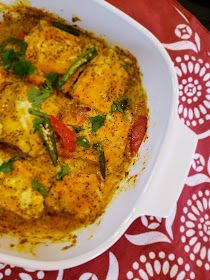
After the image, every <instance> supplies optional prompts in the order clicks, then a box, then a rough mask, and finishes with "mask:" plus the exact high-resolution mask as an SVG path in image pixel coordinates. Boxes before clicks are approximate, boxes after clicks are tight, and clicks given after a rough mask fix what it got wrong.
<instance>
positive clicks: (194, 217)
mask: <svg viewBox="0 0 210 280" xmlns="http://www.w3.org/2000/svg"><path fill="white" fill-rule="evenodd" d="M180 221H181V223H182V225H181V226H180V233H181V235H182V236H181V242H182V243H183V244H184V250H185V252H186V253H187V254H189V257H190V259H191V260H192V261H194V262H195V263H196V265H197V266H198V267H201V266H203V267H204V268H205V269H206V270H210V247H209V244H210V191H209V190H205V191H199V192H198V193H197V194H196V193H194V194H193V195H192V198H191V199H188V200H187V206H186V207H184V208H183V215H182V216H181V218H180Z"/></svg>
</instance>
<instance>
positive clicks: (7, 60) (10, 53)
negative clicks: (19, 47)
mask: <svg viewBox="0 0 210 280" xmlns="http://www.w3.org/2000/svg"><path fill="white" fill-rule="evenodd" d="M15 60H18V55H17V53H16V52H15V51H14V50H13V49H7V50H6V51H5V52H4V53H3V54H2V63H3V68H4V69H5V70H8V69H10V68H11V67H12V65H13V62H14V61H15Z"/></svg>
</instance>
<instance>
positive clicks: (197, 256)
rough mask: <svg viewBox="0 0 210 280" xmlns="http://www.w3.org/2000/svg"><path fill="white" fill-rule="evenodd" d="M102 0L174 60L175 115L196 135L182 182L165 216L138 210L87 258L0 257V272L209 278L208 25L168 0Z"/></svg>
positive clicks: (115, 279) (91, 279) (52, 279)
mask: <svg viewBox="0 0 210 280" xmlns="http://www.w3.org/2000/svg"><path fill="white" fill-rule="evenodd" d="M109 2H111V3H112V4H113V5H115V6H117V7H119V8H120V9H121V10H123V11H125V12H126V13H127V14H129V15H130V16H131V17H133V18H135V19H136V20H137V21H139V22H140V23H141V24H143V25H144V26H145V27H147V28H148V29H149V30H151V32H152V33H153V34H154V35H155V36H157V38H158V39H159V40H160V42H161V43H162V44H163V46H164V47H165V48H166V50H167V51H168V52H169V54H170V56H171V58H172V60H173V62H174V67H175V68H176V72H177V76H178V80H179V106H178V112H179V116H180V118H181V119H182V120H183V122H184V123H185V124H186V125H187V126H189V127H190V128H191V129H192V130H193V131H194V133H195V134H196V135H197V139H198V144H197V148H196V152H195V154H194V155H192V166H191V169H190V171H189V175H188V177H187V179H186V184H185V186H184V190H183V192H182V195H181V197H180V198H179V201H178V203H177V207H176V208H175V209H173V211H172V213H171V215H170V217H168V218H167V219H160V218H156V217H148V216H143V217H140V218H138V219H137V220H136V221H135V222H134V223H133V224H132V225H131V226H130V228H129V229H128V230H127V232H126V233H125V234H124V235H123V236H122V237H121V239H120V240H119V241H118V242H117V243H116V244H115V245H114V246H113V247H112V248H110V249H109V250H107V251H106V252H105V253H104V254H102V255H101V256H99V257H98V258H96V259H94V260H92V261H90V262H88V263H87V264H84V265H81V266H79V267H75V268H73V269H68V270H64V271H63V270H60V271H53V272H45V271H32V270H28V269H26V268H16V267H13V266H10V265H6V264H1V263H0V279H5V280H7V279H10V280H19V279H21V280H36V279H44V280H47V279H48V280H126V279H133V280H138V279H142V280H148V279H167V280H168V279H176V280H181V279H184V280H187V279H196V280H208V279H210V33H209V32H208V31H207V30H206V29H205V28H204V27H203V26H202V25H201V24H200V23H199V22H198V21H197V20H196V18H195V17H193V16H192V15H191V14H190V13H189V12H188V11H186V10H185V9H184V8H183V7H182V6H181V5H179V4H178V3H177V2H176V1H174V0H168V1H167V0H158V1H154V0H127V1H126V0H124V1H123V0H109ZM177 152H178V151H177ZM182 156H184V155H180V160H181V157H182ZM169 187H170V186H169Z"/></svg>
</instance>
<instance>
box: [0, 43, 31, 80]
mask: <svg viewBox="0 0 210 280" xmlns="http://www.w3.org/2000/svg"><path fill="white" fill-rule="evenodd" d="M8 45H11V46H12V45H16V46H18V47H19V51H15V50H14V49H13V48H8V49H6V47H7V46H8ZM26 48H27V43H26V42H24V41H22V40H19V39H17V38H8V39H6V40H4V41H3V42H2V43H1V44H0V56H1V60H2V64H3V68H4V69H5V70H12V71H13V73H14V74H16V75H17V76H19V77H20V78H21V79H23V78H24V77H25V76H26V75H29V74H32V73H33V72H34V69H35V67H34V65H33V64H32V63H31V62H30V61H28V60H25V59H24V55H25V52H26Z"/></svg>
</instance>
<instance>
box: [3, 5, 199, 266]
mask: <svg viewBox="0 0 210 280" xmlns="http://www.w3.org/2000/svg"><path fill="white" fill-rule="evenodd" d="M3 2H4V3H11V2H10V1H3ZM31 5H32V6H35V7H39V8H46V9H48V10H50V11H52V12H55V13H57V14H59V15H60V16H61V17H63V18H65V19H67V20H70V19H71V16H72V14H73V15H77V16H78V17H79V18H81V19H82V21H81V22H79V23H78V25H80V26H81V27H83V28H85V29H88V30H91V31H93V32H94V33H95V34H97V35H103V36H105V38H106V39H107V40H108V41H110V42H112V43H114V44H117V45H119V46H121V47H124V48H126V49H129V50H130V51H131V52H132V53H133V54H134V55H135V56H136V57H137V58H138V61H139V65H140V67H141V71H142V73H143V83H144V86H145V88H146V90H147V92H148V102H149V108H150V121H149V129H148V140H147V141H146V142H145V143H144V144H143V145H142V146H141V149H140V151H139V154H141V157H140V159H138V160H137V162H136V164H135V165H134V166H133V167H132V169H131V170H130V175H129V176H131V175H134V174H138V178H137V180H136V186H135V187H131V188H128V187H126V189H125V190H124V191H122V192H120V193H119V194H118V195H117V196H116V197H115V198H114V199H113V201H112V202H111V204H110V205H109V207H108V208H107V211H106V213H105V214H104V215H103V217H102V220H101V223H100V225H98V226H94V225H93V226H90V227H88V228H87V229H85V230H82V231H81V232H79V233H78V243H77V245H76V246H75V247H74V248H71V249H69V250H66V251H61V248H62V247H64V245H65V244H56V245H50V246H48V247H46V246H42V247H40V248H39V249H38V250H37V252H36V253H37V254H36V256H32V255H30V254H26V253H21V252H17V251H16V252H14V251H11V249H9V246H8V244H9V238H8V237H6V238H5V237H4V238H2V239H1V240H0V244H1V248H0V260H1V261H3V262H6V263H10V264H13V265H17V266H25V267H30V268H34V269H44V270H55V269H60V268H68V267H73V266H76V265H79V264H82V263H84V262H86V261H88V260H90V259H92V258H94V257H96V256H97V255H99V254H101V253H102V252H103V251H105V250H106V249H107V248H109V247H110V246H111V245H112V244H113V243H114V242H115V241H116V240H117V239H118V238H119V237H120V236H121V235H122V234H123V232H124V231H125V230H126V229H127V227H128V226H129V225H130V224H131V222H132V221H133V220H134V219H135V218H136V217H138V216H140V215H146V214H147V215H155V216H159V217H166V216H167V215H168V214H169V213H170V210H171V209H172V208H173V206H174V205H175V203H176V201H177V199H178V197H179V195H180V192H181V191H182V188H183V184H184V180H185V177H186V175H187V172H188V169H189V165H190V161H191V156H192V154H193V151H194V148H195V144H196V138H195V135H194V134H193V133H192V132H191V131H190V130H188V129H187V128H186V127H184V125H183V124H182V123H181V121H180V120H179V119H178V116H177V100H178V93H177V78H176V74H175V72H174V68H173V64H172V62H171V60H170V58H169V56H168V54H167V52H166V51H165V50H164V48H163V47H162V45H161V44H160V42H159V41H158V40H157V39H156V38H155V37H154V36H153V35H152V34H151V33H150V32H149V31H148V30H146V29H145V28H144V27H143V26H141V25H140V24H138V23H137V22H135V21H134V20H133V19H131V18H130V17H128V16H127V15H125V14H124V13H122V12H121V11H119V10H117V9H116V8H114V7H112V6H111V5H109V4H107V3H106V2H104V1H101V0H88V1H87V0H77V1H75V0H53V1H50V0H32V1H31ZM145 161H146V164H144V162H145ZM142 167H146V168H145V169H144V171H142ZM126 184H127V183H126V182H124V184H123V185H126ZM91 235H93V236H92V238H89V237H90V236H91Z"/></svg>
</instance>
